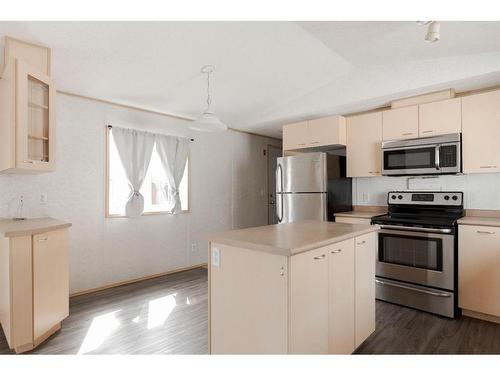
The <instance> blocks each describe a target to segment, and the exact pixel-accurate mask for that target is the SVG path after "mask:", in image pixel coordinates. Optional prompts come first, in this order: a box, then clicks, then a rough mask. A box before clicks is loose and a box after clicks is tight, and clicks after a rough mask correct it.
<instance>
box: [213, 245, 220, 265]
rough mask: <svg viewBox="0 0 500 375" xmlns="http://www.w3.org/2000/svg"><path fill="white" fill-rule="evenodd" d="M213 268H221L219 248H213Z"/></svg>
mask: <svg viewBox="0 0 500 375" xmlns="http://www.w3.org/2000/svg"><path fill="white" fill-rule="evenodd" d="M212 266H214V267H219V266H220V249H219V248H218V247H212Z"/></svg>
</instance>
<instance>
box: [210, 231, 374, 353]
mask: <svg viewBox="0 0 500 375" xmlns="http://www.w3.org/2000/svg"><path fill="white" fill-rule="evenodd" d="M377 231H378V227H377V226H372V225H359V224H344V223H331V222H322V221H300V222H294V223H287V224H278V225H267V226H262V227H256V228H248V229H241V230H233V231H228V232H224V233H221V234H217V235H213V236H211V237H210V246H209V262H208V263H209V347H210V353H212V354H230V353H234V354H287V353H289V354H306V353H310V354H328V353H330V354H348V353H352V352H353V351H354V350H355V349H356V348H357V347H358V346H359V345H360V344H361V343H362V342H363V341H364V340H365V339H366V338H367V337H368V336H369V335H370V334H371V333H372V332H373V331H374V330H375V254H376V251H377V245H378V242H377Z"/></svg>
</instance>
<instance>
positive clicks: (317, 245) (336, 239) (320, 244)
mask: <svg viewBox="0 0 500 375" xmlns="http://www.w3.org/2000/svg"><path fill="white" fill-rule="evenodd" d="M379 230H380V227H379V226H378V225H372V226H371V227H369V228H366V229H361V230H358V231H355V232H352V233H349V234H344V235H341V236H337V237H334V238H331V239H328V240H324V241H320V242H315V243H313V244H309V245H307V246H302V247H299V248H294V249H291V250H290V253H291V254H290V256H294V255H297V254H301V253H305V252H306V251H310V250H314V249H317V248H320V247H324V246H328V245H331V244H334V243H337V242H342V241H345V240H349V239H351V238H354V237H358V236H363V235H365V234H368V233H372V232H378V231H379Z"/></svg>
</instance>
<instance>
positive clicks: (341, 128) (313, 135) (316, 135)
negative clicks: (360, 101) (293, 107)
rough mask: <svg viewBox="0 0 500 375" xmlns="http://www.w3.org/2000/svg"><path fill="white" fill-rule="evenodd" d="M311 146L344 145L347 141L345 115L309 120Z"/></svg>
mask: <svg viewBox="0 0 500 375" xmlns="http://www.w3.org/2000/svg"><path fill="white" fill-rule="evenodd" d="M307 125H308V128H309V145H310V146H311V147H321V146H331V145H343V146H345V143H346V142H345V141H346V130H345V117H343V116H330V117H323V118H319V119H315V120H311V121H309V122H308V124H307Z"/></svg>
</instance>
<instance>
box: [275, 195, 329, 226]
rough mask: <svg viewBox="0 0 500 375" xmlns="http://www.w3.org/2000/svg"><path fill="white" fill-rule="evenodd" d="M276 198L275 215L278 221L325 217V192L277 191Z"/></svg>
mask: <svg viewBox="0 0 500 375" xmlns="http://www.w3.org/2000/svg"><path fill="white" fill-rule="evenodd" d="M276 198H277V201H276V215H277V217H278V222H279V223H290V222H292V221H299V220H322V221H326V219H327V217H326V208H327V194H326V193H296V194H288V193H285V194H282V193H278V194H277V195H276Z"/></svg>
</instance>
